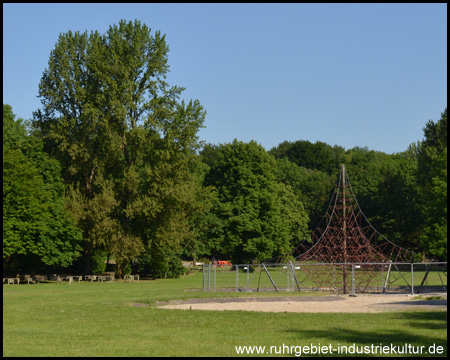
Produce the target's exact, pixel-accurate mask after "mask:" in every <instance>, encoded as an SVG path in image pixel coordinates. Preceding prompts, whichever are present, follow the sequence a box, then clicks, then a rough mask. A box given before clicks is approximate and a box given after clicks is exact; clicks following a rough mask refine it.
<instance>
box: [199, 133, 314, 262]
mask: <svg viewBox="0 0 450 360" xmlns="http://www.w3.org/2000/svg"><path fill="white" fill-rule="evenodd" d="M209 150H210V149H209ZM215 158H216V160H215V162H214V164H213V166H212V167H211V169H210V171H209V173H208V174H207V175H206V178H205V183H206V185H210V186H214V187H216V189H217V191H218V199H219V202H218V203H217V204H216V206H215V208H214V210H213V212H214V213H215V214H216V215H217V217H218V218H219V219H220V220H221V221H222V223H223V226H222V231H223V237H222V236H221V238H220V241H221V245H220V250H221V252H222V253H226V254H228V255H230V256H231V259H232V261H233V262H234V263H248V262H250V261H251V259H259V260H265V259H268V258H271V257H273V256H274V255H276V254H282V253H285V252H288V251H289V249H290V248H291V247H292V246H293V244H294V243H295V242H297V241H298V240H299V239H300V238H304V237H305V235H306V228H307V226H306V224H307V221H308V220H307V215H306V213H305V212H304V210H303V206H302V204H301V202H300V201H299V200H298V199H297V198H296V197H295V195H294V193H293V192H292V190H291V189H290V187H287V186H284V185H282V184H279V183H277V182H276V179H275V172H274V170H275V166H276V162H275V159H274V158H273V157H272V156H270V155H269V154H268V153H267V152H266V151H265V150H264V148H263V147H262V146H260V145H258V144H257V143H256V142H254V141H251V142H250V143H242V142H238V141H237V140H234V141H233V142H232V143H230V144H226V145H222V146H219V147H217V148H216V154H215Z"/></svg>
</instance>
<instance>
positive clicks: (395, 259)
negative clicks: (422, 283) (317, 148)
mask: <svg viewBox="0 0 450 360" xmlns="http://www.w3.org/2000/svg"><path fill="white" fill-rule="evenodd" d="M324 219H325V224H326V226H325V227H324V228H320V227H318V228H316V230H315V231H314V232H313V233H312V235H311V240H312V241H311V242H303V243H301V244H300V245H298V246H297V247H296V248H295V249H294V251H293V253H291V254H287V255H284V256H280V257H278V258H276V260H275V262H276V263H288V262H289V261H293V259H295V261H294V263H295V264H296V266H297V267H298V266H300V267H301V269H302V271H303V273H304V274H306V276H307V277H308V278H309V280H310V281H313V282H314V283H315V284H316V286H317V287H318V288H321V289H334V290H335V291H339V292H343V293H344V294H345V293H347V292H348V290H349V289H350V288H351V287H352V286H353V289H355V287H356V290H357V291H358V292H366V291H367V290H368V289H369V288H370V284H371V282H372V280H373V279H374V278H375V277H377V276H378V274H380V273H381V272H382V271H384V269H386V268H387V267H388V266H389V268H388V270H389V271H390V270H391V264H398V263H407V262H411V261H412V260H413V255H414V253H413V252H411V251H409V250H407V249H404V248H402V247H400V246H398V245H396V244H394V243H392V242H391V241H389V240H388V239H386V238H385V237H384V236H383V235H381V234H380V233H379V232H378V231H377V230H376V229H375V228H374V227H373V226H372V225H371V224H370V222H369V221H368V219H367V218H366V217H365V215H364V214H363V212H362V211H361V208H360V207H359V205H358V202H357V200H356V197H355V195H354V193H353V190H352V188H351V185H350V181H349V179H348V177H347V175H346V171H345V166H344V165H341V171H340V175H339V180H338V183H337V186H336V188H335V190H334V193H333V195H332V198H331V201H330V204H329V206H328V210H327V211H326V214H325V216H324ZM272 261H273V260H272ZM267 262H271V260H269V261H267ZM309 264H310V265H309ZM318 264H324V265H323V266H317V265H318ZM388 264H389V265H388ZM352 266H357V267H358V269H361V270H359V271H358V277H357V279H355V278H354V276H353V278H352ZM394 266H395V265H394ZM355 281H356V284H355Z"/></svg>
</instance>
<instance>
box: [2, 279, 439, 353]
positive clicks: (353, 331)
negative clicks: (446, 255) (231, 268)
mask: <svg viewBox="0 0 450 360" xmlns="http://www.w3.org/2000/svg"><path fill="white" fill-rule="evenodd" d="M201 286H202V274H201V273H196V274H194V275H190V276H186V277H183V278H180V279H175V280H155V281H141V282H139V283H124V282H118V281H116V282H113V283H108V282H105V283H90V282H88V283H84V282H82V283H73V284H72V285H69V284H68V283H63V284H61V285H58V284H56V283H48V284H43V283H41V284H30V285H28V284H21V285H3V356H24V357H30V356H237V353H236V350H235V347H236V346H265V347H266V352H267V351H269V348H270V346H276V347H278V349H279V348H280V347H283V345H285V346H288V347H291V346H297V347H298V346H309V345H311V344H312V345H314V346H319V345H320V346H329V345H332V346H333V347H334V348H336V347H337V346H338V345H341V346H342V345H347V346H351V345H353V344H356V345H357V346H370V345H372V344H373V345H375V346H379V345H380V344H382V345H383V346H390V345H391V343H392V344H394V345H404V344H411V345H413V346H425V348H426V349H428V347H429V346H433V345H435V346H443V348H444V350H445V351H444V353H443V354H442V355H441V356H446V354H447V348H446V346H447V345H446V343H447V313H446V312H438V311H437V312H422V311H411V312H395V313H380V314H344V313H342V314H340V313H331V314H330V313H329V314H306V313H303V314H302V313H257V312H245V311H217V312H216V311H194V310H168V309H159V308H155V307H154V304H155V303H156V301H168V300H182V299H189V298H205V297H224V296H225V297H230V296H255V295H256V296H267V295H270V296H277V295H278V296H285V295H286V293H285V292H284V293H281V294H275V293H273V292H271V293H259V294H255V293H235V292H217V293H214V292H202V291H189V290H195V289H200V288H201ZM294 294H297V295H299V296H302V295H301V293H289V295H294ZM316 295H317V294H316ZM133 303H139V304H149V306H132V304H133ZM267 355H269V356H270V354H264V356H267ZM285 355H289V354H285ZM419 355H420V356H424V355H425V356H426V354H418V355H417V356H419ZM241 356H242V355H241ZM245 356H247V355H245ZM253 356H255V354H253ZM256 356H258V355H256ZM259 356H262V355H259ZM272 356H280V355H279V354H276V353H272ZM289 356H292V355H289ZM335 356H337V355H336V354H335ZM342 356H348V354H347V355H346V354H344V355H342ZM369 356H371V355H369ZM386 356H388V355H386Z"/></svg>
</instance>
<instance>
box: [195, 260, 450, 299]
mask: <svg viewBox="0 0 450 360" xmlns="http://www.w3.org/2000/svg"><path fill="white" fill-rule="evenodd" d="M203 290H204V291H247V292H252V291H255V292H262V291H275V292H282V291H285V292H293V291H325V292H330V293H343V294H358V293H407V294H420V293H435V292H439V293H441V292H445V293H446V292H447V263H446V262H427V263H393V262H391V263H361V264H348V263H347V264H344V263H292V262H290V263H287V264H240V265H233V266H224V267H217V266H215V265H203Z"/></svg>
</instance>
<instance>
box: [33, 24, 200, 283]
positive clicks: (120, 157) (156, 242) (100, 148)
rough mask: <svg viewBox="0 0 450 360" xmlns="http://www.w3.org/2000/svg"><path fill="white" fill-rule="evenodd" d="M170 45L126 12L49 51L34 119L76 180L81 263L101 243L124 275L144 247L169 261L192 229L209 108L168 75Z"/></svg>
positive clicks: (68, 177)
mask: <svg viewBox="0 0 450 360" xmlns="http://www.w3.org/2000/svg"><path fill="white" fill-rule="evenodd" d="M168 51H169V48H168V46H167V44H166V41H165V36H162V35H161V34H160V32H156V33H155V34H154V35H153V36H152V35H151V30H150V29H149V28H148V27H147V26H146V25H145V24H141V23H140V22H139V21H137V20H136V21H134V22H131V21H130V22H128V23H127V22H126V21H124V20H122V21H120V22H119V24H118V25H113V26H110V28H109V29H108V31H107V32H106V34H104V35H100V34H99V33H98V32H92V33H91V34H89V35H88V33H87V32H84V33H79V32H75V33H72V32H71V31H69V32H68V33H65V34H61V35H60V37H59V39H58V42H57V44H56V46H55V49H54V50H53V51H52V52H51V54H50V60H49V64H48V68H47V69H46V70H45V71H44V74H43V77H42V79H41V83H40V88H39V89H40V90H39V95H40V97H41V101H42V104H43V109H42V110H39V111H37V112H36V113H35V115H34V121H33V123H34V127H35V129H36V135H37V136H39V137H40V138H42V139H43V140H44V143H45V149H46V151H48V152H49V153H50V154H52V155H53V156H55V157H56V158H57V159H59V160H60V162H61V164H62V166H63V175H64V180H65V183H66V184H67V185H68V186H70V188H71V190H70V199H71V201H70V204H69V207H70V209H71V211H72V212H73V213H74V214H75V216H76V218H77V219H78V222H79V226H80V227H81V228H82V229H83V239H84V243H83V244H84V259H85V266H84V272H90V271H91V260H92V258H93V257H95V254H96V253H98V254H106V255H105V256H108V255H111V256H112V257H114V258H115V259H116V263H117V269H116V270H117V272H118V274H119V275H121V274H122V272H123V271H124V269H129V266H130V263H131V261H133V260H134V259H136V258H138V257H139V255H140V254H142V253H143V252H144V251H147V252H150V253H153V254H154V255H153V258H154V260H155V261H156V260H157V261H161V262H164V259H165V257H164V249H167V248H171V247H172V246H174V247H176V246H178V245H179V243H180V241H181V239H182V238H183V237H184V236H186V234H187V233H189V229H188V228H187V226H188V225H187V223H188V221H187V220H186V219H185V218H186V212H185V209H184V208H183V206H184V205H185V203H184V201H192V198H191V195H189V196H188V195H187V193H190V194H191V193H192V192H193V191H194V189H195V187H193V186H189V185H187V184H189V183H190V176H189V175H188V174H189V173H190V172H191V170H192V166H194V165H193V164H194V163H195V161H193V158H194V157H195V151H196V149H197V148H198V138H197V135H196V134H197V131H198V129H199V128H200V127H201V126H202V124H203V121H204V117H205V111H204V109H203V107H202V106H201V105H200V103H199V101H198V100H195V101H192V100H191V101H190V102H189V103H187V104H186V103H185V102H184V101H182V102H179V101H178V99H179V97H180V94H181V93H182V91H183V90H184V89H183V88H180V87H177V86H172V87H169V84H167V83H166V82H165V80H164V79H165V78H166V74H167V72H168V71H169V65H168ZM185 220H186V221H185ZM100 224H101V225H100ZM168 229H170V231H169V230H168Z"/></svg>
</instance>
